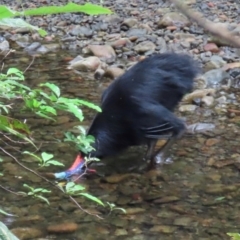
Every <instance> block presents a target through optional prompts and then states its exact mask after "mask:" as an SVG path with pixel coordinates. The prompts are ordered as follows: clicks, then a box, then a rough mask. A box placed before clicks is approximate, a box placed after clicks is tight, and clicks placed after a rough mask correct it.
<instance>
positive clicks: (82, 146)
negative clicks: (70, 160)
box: [64, 126, 97, 160]
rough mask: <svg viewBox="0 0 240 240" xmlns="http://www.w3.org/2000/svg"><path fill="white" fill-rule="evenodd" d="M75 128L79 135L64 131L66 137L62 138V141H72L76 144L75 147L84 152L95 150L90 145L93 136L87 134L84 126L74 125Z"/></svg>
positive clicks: (93, 139) (92, 141)
mask: <svg viewBox="0 0 240 240" xmlns="http://www.w3.org/2000/svg"><path fill="white" fill-rule="evenodd" d="M75 128H77V129H78V131H79V135H78V136H75V135H74V134H73V133H71V132H66V133H65V137H66V138H65V139H64V141H65V142H74V143H75V144H76V147H77V149H78V150H80V151H81V152H83V153H85V154H87V153H89V152H91V151H93V150H95V149H94V148H93V147H92V145H91V144H92V143H94V141H95V138H94V137H93V136H91V135H87V133H86V130H85V128H84V127H82V126H75ZM95 160H97V159H95Z"/></svg>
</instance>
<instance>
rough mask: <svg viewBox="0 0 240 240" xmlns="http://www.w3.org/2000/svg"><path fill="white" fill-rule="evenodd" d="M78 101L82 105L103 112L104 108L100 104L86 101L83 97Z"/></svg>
mask: <svg viewBox="0 0 240 240" xmlns="http://www.w3.org/2000/svg"><path fill="white" fill-rule="evenodd" d="M78 103H79V104H81V105H84V106H87V107H89V108H92V109H94V110H96V111H97V112H102V109H101V108H100V107H99V106H97V105H95V104H94V103H90V102H88V101H84V100H81V99H78Z"/></svg>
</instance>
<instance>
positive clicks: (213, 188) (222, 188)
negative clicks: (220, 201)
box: [205, 184, 239, 194]
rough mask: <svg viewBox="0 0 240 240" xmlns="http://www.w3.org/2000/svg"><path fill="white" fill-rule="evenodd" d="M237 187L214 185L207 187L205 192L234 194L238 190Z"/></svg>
mask: <svg viewBox="0 0 240 240" xmlns="http://www.w3.org/2000/svg"><path fill="white" fill-rule="evenodd" d="M238 187H239V186H237V185H230V186H227V185H224V184H212V185H207V186H206V187H205V192H206V193H209V194H224V193H227V192H233V191H236V190H237V189H238Z"/></svg>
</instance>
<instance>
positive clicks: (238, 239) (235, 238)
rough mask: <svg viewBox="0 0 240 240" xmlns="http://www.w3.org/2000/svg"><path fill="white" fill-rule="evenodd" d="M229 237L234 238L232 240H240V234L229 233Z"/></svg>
mask: <svg viewBox="0 0 240 240" xmlns="http://www.w3.org/2000/svg"><path fill="white" fill-rule="evenodd" d="M227 235H228V236H230V237H232V240H240V234H239V233H227Z"/></svg>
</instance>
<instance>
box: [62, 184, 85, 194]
mask: <svg viewBox="0 0 240 240" xmlns="http://www.w3.org/2000/svg"><path fill="white" fill-rule="evenodd" d="M65 188H66V192H67V193H68V194H70V195H71V194H76V193H77V192H79V191H82V190H84V189H85V187H84V186H82V185H80V184H76V183H74V182H68V183H67V184H66V186H65Z"/></svg>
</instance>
